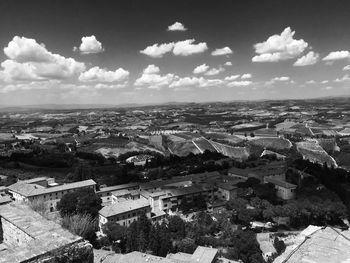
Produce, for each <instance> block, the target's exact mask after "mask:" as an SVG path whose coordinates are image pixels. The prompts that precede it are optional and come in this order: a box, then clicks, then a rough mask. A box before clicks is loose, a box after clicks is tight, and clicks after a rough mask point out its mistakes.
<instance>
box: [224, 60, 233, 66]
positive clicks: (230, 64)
mask: <svg viewBox="0 0 350 263" xmlns="http://www.w3.org/2000/svg"><path fill="white" fill-rule="evenodd" d="M224 65H225V66H232V62H231V61H227V62H225V64H224Z"/></svg>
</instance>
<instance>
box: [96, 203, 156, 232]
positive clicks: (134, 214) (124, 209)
mask: <svg viewBox="0 0 350 263" xmlns="http://www.w3.org/2000/svg"><path fill="white" fill-rule="evenodd" d="M142 214H144V215H146V217H147V218H151V207H150V205H149V202H148V200H147V199H145V198H140V199H137V200H132V199H130V200H125V201H123V202H117V203H114V204H111V205H108V206H105V207H103V208H102V209H101V210H100V211H99V227H100V231H101V232H103V225H104V224H106V223H107V222H114V223H117V224H119V225H121V226H130V224H131V223H132V222H134V221H136V220H137V219H138V218H139V216H141V215H142Z"/></svg>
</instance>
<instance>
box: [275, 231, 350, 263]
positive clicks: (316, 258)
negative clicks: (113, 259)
mask: <svg viewBox="0 0 350 263" xmlns="http://www.w3.org/2000/svg"><path fill="white" fill-rule="evenodd" d="M349 247H350V230H346V231H341V230H339V229H336V228H333V227H326V228H321V227H315V226H309V227H308V228H306V229H305V230H304V231H302V232H301V233H300V234H299V235H298V237H297V240H296V242H295V243H294V244H293V245H290V246H288V247H287V249H286V251H285V252H284V253H283V254H282V255H280V256H279V257H277V258H276V260H275V261H274V262H276V263H282V262H284V263H300V262H317V263H329V262H332V263H345V262H350V249H349Z"/></svg>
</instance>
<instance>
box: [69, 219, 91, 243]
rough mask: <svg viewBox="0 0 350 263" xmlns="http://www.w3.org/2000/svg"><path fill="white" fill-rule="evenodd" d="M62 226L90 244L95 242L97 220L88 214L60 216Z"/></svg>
mask: <svg viewBox="0 0 350 263" xmlns="http://www.w3.org/2000/svg"><path fill="white" fill-rule="evenodd" d="M62 226H63V227H64V228H66V229H68V230H69V231H70V232H72V233H73V234H76V235H78V236H81V237H83V238H84V239H86V240H88V241H90V243H91V244H95V241H96V230H97V220H96V219H94V218H92V217H91V216H90V215H88V214H85V215H80V214H75V215H66V216H64V217H62Z"/></svg>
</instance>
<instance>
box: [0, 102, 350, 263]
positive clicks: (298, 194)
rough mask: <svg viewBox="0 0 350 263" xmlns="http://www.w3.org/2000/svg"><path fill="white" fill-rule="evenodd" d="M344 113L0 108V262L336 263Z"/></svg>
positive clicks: (316, 108) (343, 182)
mask: <svg viewBox="0 0 350 263" xmlns="http://www.w3.org/2000/svg"><path fill="white" fill-rule="evenodd" d="M349 102H350V101H349V98H332V99H329V98H327V99H314V100H288V101H273V100H271V101H269V100H266V101H259V102H258V103H257V102H244V103H243V102H227V103H223V102H221V103H219V102H216V103H181V104H180V103H171V104H166V105H165V104H164V105H162V104H159V105H146V106H137V105H135V106H132V107H131V106H126V107H113V108H111V107H107V106H106V107H102V108H91V109H79V108H77V109H56V110H53V109H48V108H44V107H38V108H30V109H28V108H27V109H24V108H20V107H19V108H16V109H13V108H11V109H7V108H2V109H1V112H0V178H1V180H0V185H1V186H0V217H1V228H0V229H1V231H0V242H1V244H0V262H39V261H40V262H42V261H45V260H47V262H153V261H157V262H208V263H209V262H248V263H249V262H254V263H255V262H297V261H300V260H303V261H308V260H309V261H311V260H312V261H314V262H325V261H326V260H327V258H329V257H332V258H337V260H336V262H343V261H344V260H346V259H347V258H349V257H350V254H349V250H348V246H349V238H350V230H348V228H349V221H348V219H349V211H350V210H349V209H350V177H349V175H350V106H349V105H350V103H349ZM313 249H315V250H317V251H318V252H319V253H317V255H315V254H314V253H313V252H312V250H313ZM330 253H331V254H330ZM45 262H46V261H45Z"/></svg>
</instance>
